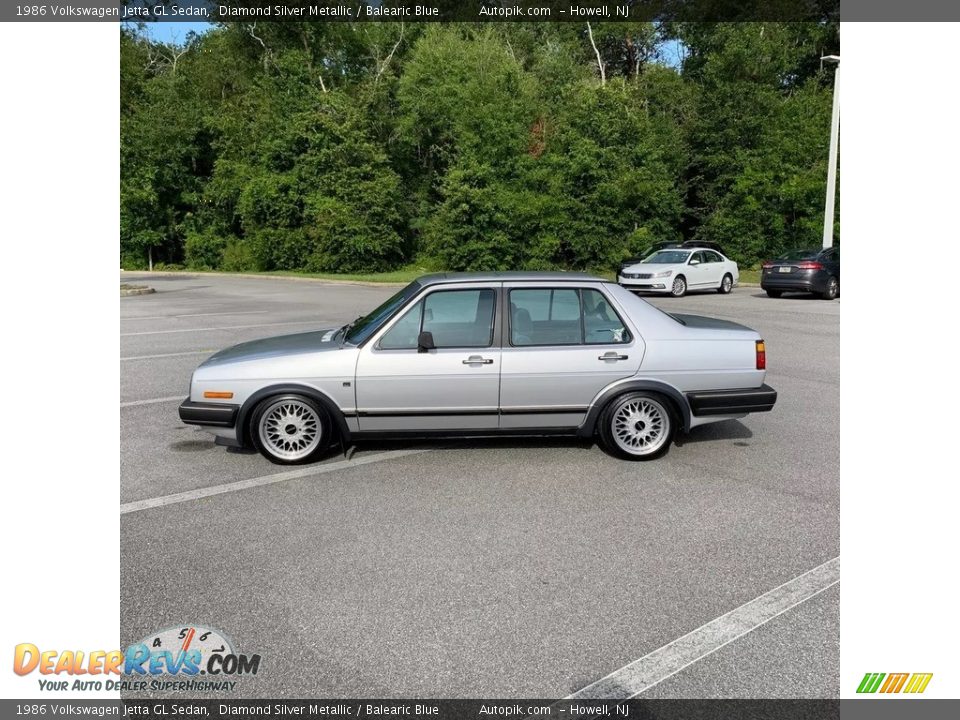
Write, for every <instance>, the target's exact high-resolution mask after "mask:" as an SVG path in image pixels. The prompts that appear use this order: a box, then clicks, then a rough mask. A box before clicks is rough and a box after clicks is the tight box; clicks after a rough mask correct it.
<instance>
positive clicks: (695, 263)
mask: <svg viewBox="0 0 960 720" xmlns="http://www.w3.org/2000/svg"><path fill="white" fill-rule="evenodd" d="M690 264H691V265H699V264H700V261H699V260H691V261H690Z"/></svg>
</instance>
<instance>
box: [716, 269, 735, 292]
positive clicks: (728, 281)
mask: <svg viewBox="0 0 960 720" xmlns="http://www.w3.org/2000/svg"><path fill="white" fill-rule="evenodd" d="M731 290H733V275H731V274H730V273H727V274H726V275H724V276H723V279H722V280H721V281H720V287H718V288H717V292H718V293H720V294H721V295H729V294H730V291H731Z"/></svg>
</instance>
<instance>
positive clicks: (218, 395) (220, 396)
mask: <svg viewBox="0 0 960 720" xmlns="http://www.w3.org/2000/svg"><path fill="white" fill-rule="evenodd" d="M203 396H204V397H205V398H210V399H211V400H229V399H230V398H232V397H233V393H232V392H220V391H216V390H205V391H204V393H203Z"/></svg>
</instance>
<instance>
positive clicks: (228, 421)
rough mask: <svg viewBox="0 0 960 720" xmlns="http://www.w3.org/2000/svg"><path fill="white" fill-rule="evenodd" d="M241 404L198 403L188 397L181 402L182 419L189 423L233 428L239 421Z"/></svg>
mask: <svg viewBox="0 0 960 720" xmlns="http://www.w3.org/2000/svg"><path fill="white" fill-rule="evenodd" d="M239 409H240V406H239V405H224V404H221V403H198V402H193V401H191V400H190V398H187V399H186V400H184V401H183V402H182V403H180V420H182V421H183V422H184V423H186V424H187V425H203V426H205V427H222V428H232V427H233V426H234V425H236V423H237V412H238V411H239Z"/></svg>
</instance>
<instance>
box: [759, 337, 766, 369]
mask: <svg viewBox="0 0 960 720" xmlns="http://www.w3.org/2000/svg"><path fill="white" fill-rule="evenodd" d="M766 369H767V346H766V345H765V344H764V342H763V340H757V370H766Z"/></svg>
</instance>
